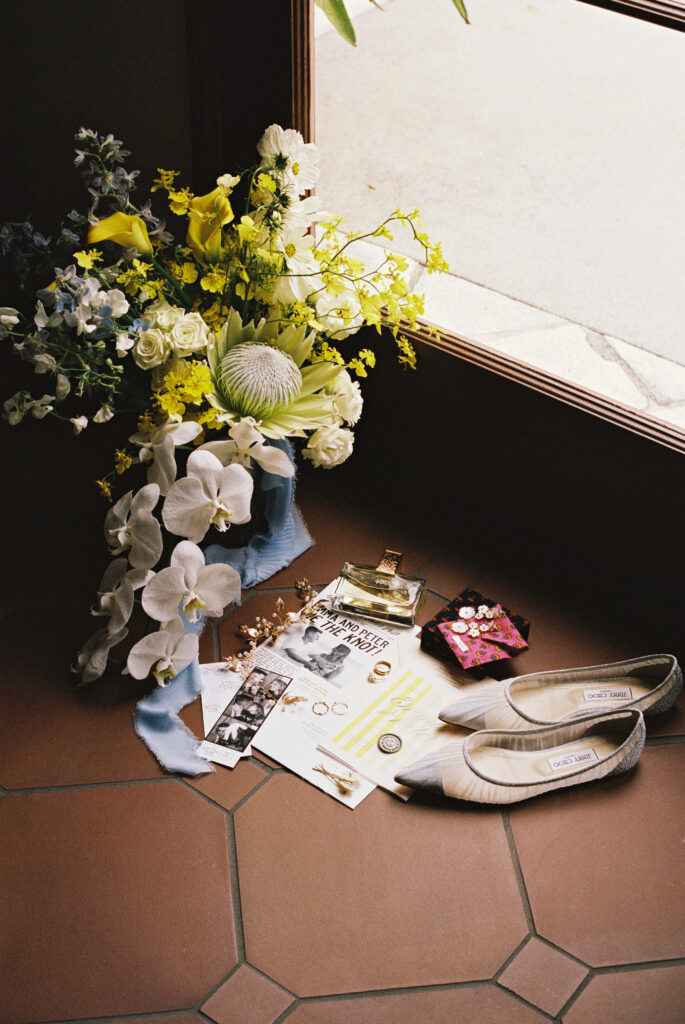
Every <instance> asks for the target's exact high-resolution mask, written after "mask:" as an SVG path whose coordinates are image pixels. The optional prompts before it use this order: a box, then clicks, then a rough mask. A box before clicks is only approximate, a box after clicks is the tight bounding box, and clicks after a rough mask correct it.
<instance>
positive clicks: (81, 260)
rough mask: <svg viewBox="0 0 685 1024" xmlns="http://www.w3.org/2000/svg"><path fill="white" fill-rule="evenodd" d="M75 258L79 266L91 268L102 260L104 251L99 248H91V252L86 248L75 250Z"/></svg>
mask: <svg viewBox="0 0 685 1024" xmlns="http://www.w3.org/2000/svg"><path fill="white" fill-rule="evenodd" d="M74 259H75V260H76V262H77V263H78V265H79V267H83V269H84V270H90V269H91V268H92V267H93V266H94V265H95V264H96V263H101V262H102V253H101V252H100V251H99V250H98V249H91V250H90V251H89V252H86V251H85V249H84V250H82V251H81V252H75V253H74Z"/></svg>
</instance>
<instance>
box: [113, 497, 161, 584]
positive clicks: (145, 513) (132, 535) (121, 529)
mask: <svg viewBox="0 0 685 1024" xmlns="http://www.w3.org/2000/svg"><path fill="white" fill-rule="evenodd" d="M158 500H159V487H158V486H157V484H146V485H145V486H144V487H141V488H140V490H139V491H138V493H137V494H136V495H135V496H134V494H133V491H129V492H128V494H125V495H124V496H123V498H120V499H119V501H118V502H117V503H116V505H113V506H112V507H111V509H110V510H109V512H108V513H107V516H106V517H105V540H106V541H107V546H108V547H109V550H110V553H111V554H112V555H121V554H123V552H124V551H128V552H129V555H128V558H129V562H130V563H131V565H132V566H133V568H134V569H151V568H152V567H153V565H156V564H157V562H158V561H159V559H160V557H161V554H162V548H163V546H164V545H163V541H162V529H161V527H160V525H159V523H158V522H157V520H156V519H155V517H154V516H153V514H152V510H153V508H154V507H155V505H156V504H157V502H158ZM129 549H130V550H129Z"/></svg>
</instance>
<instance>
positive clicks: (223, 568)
mask: <svg viewBox="0 0 685 1024" xmlns="http://www.w3.org/2000/svg"><path fill="white" fill-rule="evenodd" d="M170 562H171V565H170V566H169V567H168V568H166V569H162V570H161V572H158V573H157V575H156V576H154V577H153V578H152V579H151V580H150V581H149V582H148V584H147V586H146V587H145V590H144V591H143V593H142V603H143V608H144V609H145V611H146V612H147V614H148V615H150V616H151V617H152V618H153V619H157V621H158V622H162V623H164V622H169V621H171V620H172V619H173V618H175V617H176V615H178V612H179V607H180V610H181V611H182V612H183V614H184V615H185V616H186V617H187V619H188V620H189V621H190V622H197V620H198V619H199V617H200V614H205V615H211V616H217V615H221V613H222V612H223V610H224V608H225V607H226V605H228V604H230V603H231V602H232V601H235V600H237V599H238V598H239V597H240V576H239V575H238V573H237V572H236V571H235V569H234V568H233V567H232V566H230V565H205V559H204V555H203V554H202V551H201V550H200V548H199V547H198V546H197V544H193V542H192V541H190V540H182V541H181V542H180V543H179V544H177V545H176V547H175V548H174V550H173V552H172V555H171V559H170Z"/></svg>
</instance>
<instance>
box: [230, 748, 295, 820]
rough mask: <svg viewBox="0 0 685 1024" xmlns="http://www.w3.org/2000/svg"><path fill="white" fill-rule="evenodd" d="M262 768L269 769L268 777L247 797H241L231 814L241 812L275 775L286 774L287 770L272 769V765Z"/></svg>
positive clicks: (246, 795)
mask: <svg viewBox="0 0 685 1024" xmlns="http://www.w3.org/2000/svg"><path fill="white" fill-rule="evenodd" d="M259 764H260V765H262V762H261V761H260V762H259ZM262 767H263V768H266V769H268V772H267V775H266V776H265V777H264V778H263V779H260V780H259V782H258V783H257V784H256V785H255V786H254V787H253V788H252V789H251V790H250V792H249V793H246V794H245V796H243V797H241V798H240V800H238V802H237V803H235V804H234V805H233V807H232V808H231V810H230V813H231V814H234V813H235V812H236V811H239V810H240V808H241V807H242V806H243V804H246V803H247V801H248V800H250V799H251V798H252V797H253V796H254V795H255V793H256V792H257V790H259V789H261V788H262V786H266V784H267V782H268V781H269V779H271V778H273V776H274V775H280V774H281V773H283V774H285V772H286V769H285V768H280V769H278V768H272V767H271V765H267V764H265V765H262ZM291 774H292V773H291Z"/></svg>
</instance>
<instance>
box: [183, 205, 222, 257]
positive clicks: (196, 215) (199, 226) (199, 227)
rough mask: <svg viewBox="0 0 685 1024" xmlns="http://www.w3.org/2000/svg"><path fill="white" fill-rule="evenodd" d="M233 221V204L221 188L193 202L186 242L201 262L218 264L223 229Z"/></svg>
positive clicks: (189, 212) (189, 214)
mask: <svg viewBox="0 0 685 1024" xmlns="http://www.w3.org/2000/svg"><path fill="white" fill-rule="evenodd" d="M232 220H233V210H232V209H231V204H230V203H229V201H228V199H227V198H226V192H225V190H224V189H222V188H220V187H217V188H215V189H214V191H213V192H209V193H208V194H207V195H206V196H196V197H195V199H193V200H192V201H191V203H190V208H189V210H188V234H187V235H186V242H187V243H188V245H189V246H190V248H191V249H192V250H193V253H194V254H195V256H196V257H197V258H198V259H199V260H206V261H207V262H208V263H216V261H217V260H218V259H219V255H220V253H221V228H222V227H223V225H224V224H228V223H229V222H230V221H232Z"/></svg>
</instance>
